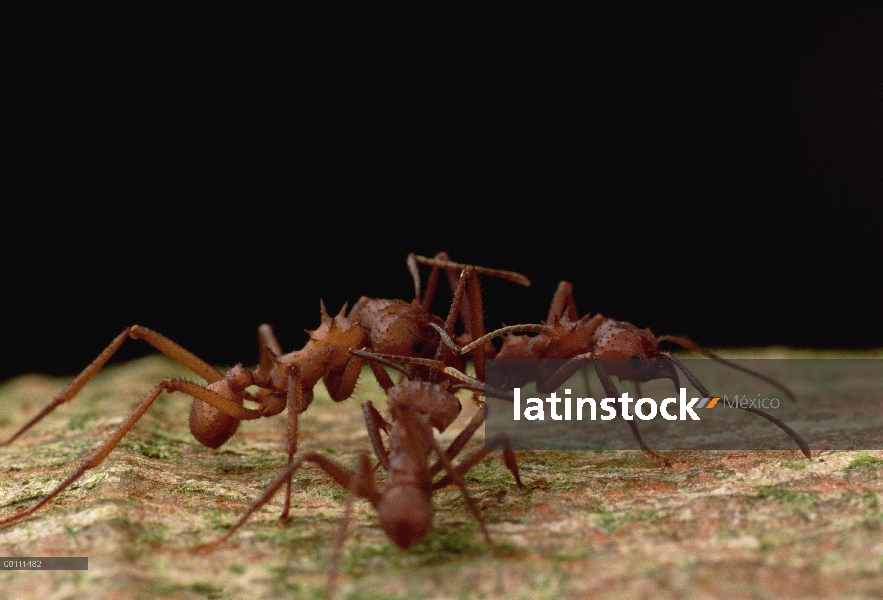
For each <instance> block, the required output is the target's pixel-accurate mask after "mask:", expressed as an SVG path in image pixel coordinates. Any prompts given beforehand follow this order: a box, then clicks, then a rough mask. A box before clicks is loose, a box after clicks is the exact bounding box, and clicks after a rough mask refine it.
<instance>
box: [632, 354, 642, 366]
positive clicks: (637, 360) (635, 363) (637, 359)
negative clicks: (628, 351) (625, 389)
mask: <svg viewBox="0 0 883 600" xmlns="http://www.w3.org/2000/svg"><path fill="white" fill-rule="evenodd" d="M629 360H630V361H631V363H632V367H634V368H635V369H640V368H641V357H640V356H638V355H637V354H635V355H634V356H632V357H631V358H630V359H629Z"/></svg>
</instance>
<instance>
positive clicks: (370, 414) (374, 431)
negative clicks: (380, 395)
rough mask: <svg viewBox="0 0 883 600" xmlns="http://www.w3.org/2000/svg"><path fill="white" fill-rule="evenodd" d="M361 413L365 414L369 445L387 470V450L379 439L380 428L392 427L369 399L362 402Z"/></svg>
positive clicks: (386, 429) (387, 429)
mask: <svg viewBox="0 0 883 600" xmlns="http://www.w3.org/2000/svg"><path fill="white" fill-rule="evenodd" d="M362 413H363V414H364V415H365V425H366V426H367V427H368V438H369V439H370V440H371V446H372V447H373V448H374V454H376V455H377V459H378V460H379V461H380V465H381V466H382V467H383V468H384V469H386V470H387V471H389V451H387V449H386V448H385V447H384V446H383V441H382V440H381V439H380V430H381V429H382V430H384V431H386V432H389V428H390V427H392V426H391V425H390V424H389V423H387V422H386V421H385V420H384V418H383V417H382V416H380V413H379V412H377V409H376V408H374V405H373V404H372V403H371V401H370V400H366V401H364V402H362Z"/></svg>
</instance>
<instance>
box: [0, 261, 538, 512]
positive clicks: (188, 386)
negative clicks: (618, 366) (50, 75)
mask: <svg viewBox="0 0 883 600" xmlns="http://www.w3.org/2000/svg"><path fill="white" fill-rule="evenodd" d="M418 262H421V263H424V264H429V265H431V266H432V267H433V270H432V273H431V275H430V278H429V283H428V285H427V292H426V294H425V296H424V297H423V298H422V300H421V299H420V285H419V283H420V280H419V273H418V272H417V266H416V265H417V263H418ZM408 266H409V269H410V270H411V273H412V276H413V277H414V282H415V288H416V298H415V300H414V301H412V302H410V303H409V302H405V301H402V300H383V299H371V298H364V297H363V298H361V299H360V300H359V301H358V302H357V303H356V304H355V306H354V307H353V309H352V310H351V311H350V313H349V314H346V306H344V308H343V309H342V310H341V311H340V313H339V314H338V315H336V316H335V317H333V318H332V317H330V316H329V315H328V313H327V311H326V310H325V306H324V304H320V306H321V323H320V326H319V328H318V329H316V330H315V331H311V332H309V336H310V340H309V341H308V342H307V344H306V345H305V346H304V347H303V348H302V349H301V350H297V351H294V352H290V353H288V354H283V353H282V351H281V348H280V346H279V343H278V341H277V340H276V338H275V336H274V335H273V331H272V328H271V327H270V326H269V325H261V327H260V328H259V329H258V342H259V349H260V364H259V365H258V366H257V368H255V369H253V370H249V369H246V368H245V367H243V366H242V365H241V364H238V365H236V366H234V367H232V368H230V369H229V370H228V371H227V372H226V373H223V374H222V373H221V372H220V371H218V370H217V369H215V368H214V367H213V366H211V365H209V364H208V363H206V362H205V361H203V360H202V359H200V358H198V357H197V356H196V355H194V354H192V353H191V352H189V351H187V350H185V349H184V348H183V347H181V346H180V345H178V344H176V343H175V342H173V341H172V340H170V339H169V338H167V337H165V336H163V335H161V334H159V333H157V332H155V331H153V330H150V329H147V328H146V327H141V326H139V325H133V326H131V327H127V328H126V329H124V330H123V331H122V333H120V334H119V335H118V336H117V337H116V338H114V340H113V341H112V342H111V343H110V345H109V346H108V347H107V348H105V349H104V351H103V352H102V353H101V354H100V355H99V356H98V357H97V358H96V359H95V360H94V361H93V362H92V363H91V364H90V365H89V366H88V367H86V369H84V370H83V372H82V373H80V374H79V375H78V376H77V377H76V378H75V379H74V380H73V381H72V382H71V383H70V384H69V385H68V387H67V388H65V390H63V391H62V392H61V393H60V394H59V395H58V396H56V397H55V398H54V399H53V400H52V402H51V403H50V404H49V405H47V406H46V407H45V408H44V409H43V410H42V411H41V412H40V413H39V414H37V415H36V416H35V417H33V418H32V419H31V420H30V421H28V422H27V423H26V424H25V425H24V426H22V427H21V428H19V430H18V431H16V432H15V433H14V434H13V435H12V436H11V437H10V438H8V439H7V440H5V441H4V442H3V443H2V444H0V445H6V444H9V443H11V442H12V441H13V440H15V439H16V438H18V437H19V436H20V435H21V434H22V433H24V432H25V431H26V430H28V429H29V428H31V427H32V426H33V425H35V424H36V423H37V422H39V421H40V420H41V419H42V418H44V417H45V416H46V415H48V414H49V413H51V412H52V411H53V410H54V409H55V408H57V407H58V406H60V405H61V404H64V403H65V402H68V401H70V400H72V399H73V398H74V397H75V396H76V394H77V393H78V392H79V391H80V390H81V389H82V388H83V386H84V385H86V383H87V382H88V381H89V380H90V379H91V378H92V377H93V376H94V375H95V373H97V372H98V371H99V370H100V369H101V367H102V366H104V364H105V363H107V361H108V360H109V359H110V358H111V357H112V356H113V354H114V353H115V352H116V351H117V350H118V349H119V348H120V346H122V344H123V342H124V341H125V340H126V339H127V338H129V337H131V338H133V339H143V340H144V341H146V342H147V343H149V344H150V345H152V346H153V347H154V348H156V349H157V350H159V351H160V352H162V353H163V354H165V355H166V356H168V357H170V358H172V359H173V360H175V361H177V362H178V363H180V364H182V365H183V366H185V367H187V368H188V369H190V370H191V371H192V372H194V373H195V374H197V375H199V376H200V377H202V378H203V379H205V380H206V382H207V384H206V385H200V384H197V383H194V382H191V381H186V380H183V379H166V380H164V381H162V382H161V383H160V384H159V385H158V386H157V387H156V388H154V390H153V391H151V392H150V393H149V394H148V395H147V396H146V397H145V398H144V400H142V402H141V404H140V405H139V406H138V407H137V408H136V409H135V411H134V412H133V413H132V414H131V415H130V416H129V417H128V418H127V419H126V420H125V421H124V422H123V423H122V424H121V425H120V426H119V428H118V429H117V430H116V431H115V432H114V433H113V434H112V435H111V436H110V438H108V439H107V440H106V441H105V442H103V443H102V444H101V445H100V446H99V447H98V448H97V449H96V450H95V451H94V452H93V453H92V454H91V455H90V456H89V457H88V458H86V459H85V460H84V461H83V462H82V464H81V465H80V467H79V468H78V469H77V470H76V471H75V472H74V473H73V474H72V475H71V476H70V477H69V478H68V479H66V480H65V481H64V482H62V483H61V484H59V485H58V486H57V487H56V488H55V489H54V490H52V491H51V492H50V493H49V494H48V495H47V496H45V497H44V498H42V499H41V500H40V501H38V502H36V503H35V504H33V505H32V506H30V507H29V508H28V509H26V510H24V511H22V512H20V513H18V514H15V515H12V516H9V517H7V518H5V519H2V520H0V526H3V525H7V524H10V523H13V522H15V521H18V520H20V519H23V518H25V517H27V516H28V515H30V514H32V513H33V512H34V511H36V510H37V509H39V508H40V507H41V506H43V505H45V504H46V503H48V502H49V501H51V500H52V499H53V498H54V497H56V496H57V495H58V494H59V493H61V492H62V491H63V490H64V489H65V488H67V487H68V486H69V485H70V484H71V483H73V482H74V481H76V480H77V479H79V478H80V477H81V476H82V475H83V474H84V473H85V472H86V471H88V470H89V469H92V468H94V467H96V466H98V465H99V464H101V462H102V461H103V460H104V459H105V458H106V457H107V455H108V454H110V452H111V451H112V450H113V449H114V448H115V447H116V446H117V444H119V442H120V440H122V438H123V437H124V436H125V435H126V434H127V433H128V431H129V430H130V429H131V428H132V427H133V426H134V425H135V423H137V422H138V420H139V419H140V418H141V416H142V415H143V414H144V412H145V411H146V410H147V409H148V408H149V407H150V406H151V405H152V404H153V402H154V401H155V400H156V398H157V397H158V396H159V395H160V394H161V393H162V392H163V391H167V392H182V393H184V394H186V395H188V396H190V397H192V398H193V405H192V407H191V411H190V430H191V432H192V433H193V436H194V437H195V438H196V439H197V440H198V441H199V442H200V443H201V444H203V445H204V446H207V447H209V448H218V447H220V446H221V445H222V444H224V442H226V441H227V440H228V439H230V437H231V436H232V435H233V434H234V433H235V432H236V430H237V428H238V427H239V423H240V422H241V421H244V420H253V419H259V418H262V417H270V416H273V415H276V414H279V413H281V412H282V411H283V410H285V409H286V407H287V408H288V442H287V445H288V448H287V449H288V462H289V464H290V463H291V462H292V460H293V456H294V455H295V454H296V452H297V430H298V416H299V414H300V413H301V412H303V411H304V410H306V408H307V407H308V406H309V405H310V402H311V401H312V399H313V387H314V386H315V385H316V384H317V383H318V382H319V380H320V379H322V380H323V381H324V383H325V385H326V387H327V388H328V391H329V394H330V395H331V397H332V398H333V399H334V400H335V401H338V402H339V401H342V400H345V399H346V398H348V397H350V396H351V395H352V393H353V389H354V388H355V385H356V381H357V379H358V377H359V373H360V372H361V368H362V365H363V364H364V363H365V358H364V357H361V356H354V355H352V354H350V353H349V350H350V349H351V348H355V349H374V350H376V351H379V352H390V353H400V354H403V355H407V356H418V357H420V356H433V355H435V356H438V357H439V358H440V359H442V360H448V362H455V363H456V364H458V365H461V366H462V363H461V362H459V360H460V359H459V358H458V357H457V356H456V353H453V352H450V351H449V350H447V347H445V348H443V349H442V350H439V340H440V339H442V336H444V337H446V338H448V340H449V339H450V335H452V334H453V331H454V326H455V324H456V321H457V318H458V316H460V317H463V318H464V320H465V321H468V323H467V324H468V325H469V326H470V329H468V330H467V337H469V338H472V337H473V336H474V337H478V336H480V335H481V334H483V333H484V331H483V319H482V312H481V311H482V304H481V294H480V288H479V287H478V280H477V276H478V275H479V274H487V275H491V276H496V277H501V278H504V279H509V280H511V281H514V282H517V283H520V284H522V285H529V284H530V282H529V281H528V280H527V279H526V278H525V277H523V276H521V275H518V274H517V273H510V272H507V271H499V270H494V269H485V268H482V267H475V266H471V265H461V264H458V263H453V262H451V261H449V260H447V255H445V254H439V255H437V256H436V258H435V259H429V258H424V257H418V256H415V255H410V256H409V257H408ZM441 270H444V271H445V272H446V274H447V276H448V279H449V281H451V282H455V281H456V289H455V293H454V301H453V302H452V304H451V308H450V312H449V314H448V318H447V320H442V319H440V318H439V317H436V316H434V315H432V314H431V313H430V312H429V307H430V305H431V303H432V296H433V294H434V292H435V286H436V281H437V279H438V276H439V272H440V271H441ZM461 270H462V273H461V274H460V277H459V280H457V278H456V277H455V276H454V275H453V272H454V271H461ZM464 315H465V316H464ZM449 345H450V342H449ZM475 355H476V356H477V357H482V358H483V353H482V352H481V349H479V351H477V352H476V353H475ZM481 363H482V364H483V360H481ZM369 364H370V365H371V369H372V371H373V372H374V374H375V376H376V377H377V379H378V381H380V383H381V385H382V386H384V387H390V386H391V385H392V381H391V380H389V376H388V374H387V373H386V371H385V370H384V369H383V368H382V367H380V366H379V365H378V364H377V363H376V362H370V363H369ZM250 386H257V387H258V388H260V389H259V391H258V392H257V393H251V392H249V391H247V388H249V387H250ZM245 400H249V401H251V402H255V403H257V404H258V408H256V409H252V408H248V407H246V406H245V405H244V402H245ZM289 508H290V484H289V488H288V491H287V493H286V503H285V508H284V510H283V513H282V517H283V518H285V517H287V515H288V512H289Z"/></svg>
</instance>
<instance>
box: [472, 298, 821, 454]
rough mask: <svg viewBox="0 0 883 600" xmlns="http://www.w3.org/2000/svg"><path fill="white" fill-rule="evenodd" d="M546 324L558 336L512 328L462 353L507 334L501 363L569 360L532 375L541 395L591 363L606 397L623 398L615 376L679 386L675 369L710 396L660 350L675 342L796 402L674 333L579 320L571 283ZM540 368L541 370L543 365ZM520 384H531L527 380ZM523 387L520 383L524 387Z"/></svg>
mask: <svg viewBox="0 0 883 600" xmlns="http://www.w3.org/2000/svg"><path fill="white" fill-rule="evenodd" d="M545 323H546V325H547V326H550V327H552V328H553V329H554V332H555V334H554V335H549V334H548V333H544V332H543V333H539V335H536V336H534V337H529V336H527V335H524V334H516V333H513V332H512V328H507V327H504V328H502V329H499V330H497V331H493V332H491V333H488V334H487V335H485V336H484V337H482V338H479V339H476V340H475V341H473V342H472V343H470V344H467V345H466V346H464V347H463V348H462V352H464V353H465V352H470V351H471V350H472V348H473V347H474V346H480V345H485V344H487V342H488V341H489V340H490V339H492V338H494V337H497V336H502V338H503V345H502V347H501V348H500V350H499V351H498V352H497V353H496V358H497V359H562V360H568V359H569V362H568V363H566V364H565V365H564V366H562V367H560V368H558V369H557V370H556V371H554V372H551V373H549V372H546V373H541V372H537V373H534V374H533V375H532V377H531V379H529V380H532V381H537V391H539V392H540V393H546V392H550V391H552V390H554V389H556V388H558V387H559V385H561V384H562V383H564V382H565V381H566V380H567V379H568V378H570V377H571V376H572V375H573V374H574V373H575V372H576V371H577V370H578V369H579V368H580V366H581V365H583V364H585V361H587V360H589V361H592V363H593V364H594V367H595V371H596V372H597V374H598V379H599V380H600V381H601V384H602V386H603V387H604V391H605V393H606V394H607V395H608V396H610V397H616V396H617V395H618V392H617V390H616V386H615V385H614V384H613V382H612V380H611V379H610V376H611V375H616V376H617V377H618V378H619V380H620V381H633V382H635V384H636V385H639V383H640V382H647V381H651V380H654V379H671V380H672V382H674V384H675V388H677V387H678V375H677V371H676V370H675V366H677V367H678V368H679V369H680V370H681V371H683V373H684V375H686V377H687V379H688V380H689V381H690V383H691V384H693V386H694V387H695V388H696V389H697V390H699V391H700V392H701V393H702V394H703V395H705V396H707V397H711V394H710V393H709V392H708V390H706V389H705V387H704V386H703V385H702V384H701V383H700V382H699V380H698V379H697V378H696V376H695V375H693V373H691V372H690V371H689V370H688V369H687V367H686V366H685V365H684V364H683V363H682V362H681V361H679V360H678V359H677V358H675V357H674V356H672V355H671V354H669V353H668V352H664V351H662V350H660V348H659V345H660V344H661V343H663V342H670V343H673V344H676V345H678V346H680V347H681V348H684V349H685V350H689V351H691V352H695V353H697V354H701V355H702V356H705V357H708V358H711V359H714V360H716V361H718V362H720V363H722V364H725V365H727V366H729V367H732V368H734V369H738V370H740V371H742V372H744V373H747V374H749V375H752V376H753V377H757V378H758V379H761V380H763V381H766V382H767V383H769V384H771V385H773V386H775V387H776V388H778V389H780V390H781V391H783V392H784V393H785V394H786V395H787V396H788V398H789V399H791V400H792V401H796V399H795V397H794V394H793V393H792V392H791V390H789V389H788V388H787V387H785V386H784V385H782V384H781V383H779V382H777V381H775V380H774V379H771V378H769V377H766V376H765V375H762V374H760V373H756V372H754V371H751V370H749V369H746V368H745V367H742V366H741V365H737V364H735V363H732V362H730V361H728V360H725V359H723V358H721V357H719V356H717V355H716V354H714V353H712V352H709V351H708V350H705V349H704V348H702V347H700V346H699V345H698V344H696V343H695V342H693V341H692V340H690V339H688V338H686V337H682V336H675V335H663V336H659V337H656V336H654V335H653V332H651V331H650V330H649V329H639V328H637V327H635V326H634V325H632V324H631V323H626V322H625V321H616V320H614V319H609V318H607V317H605V316H603V315H600V314H596V315H589V314H586V315H584V316H583V317H582V318H580V317H579V314H578V313H577V310H576V301H575V300H574V298H573V286H572V285H571V284H570V283H569V282H567V281H562V282H561V283H559V284H558V289H557V290H556V291H555V295H554V297H553V299H552V304H551V306H550V307H549V314H548V316H547V318H546V321H545ZM601 361H603V364H602V362H601ZM536 365H537V366H539V363H536ZM521 383H526V381H523V382H521ZM521 383H519V384H517V385H521ZM639 393H640V392H639ZM739 408H741V409H742V410H746V411H748V412H751V413H754V414H756V415H759V416H761V417H763V418H764V419H766V420H768V421H770V422H771V423H773V424H775V425H776V426H777V427H779V428H780V429H782V430H783V431H784V432H785V433H787V434H788V435H789V436H790V437H791V439H793V440H794V441H795V443H796V444H797V446H798V447H799V448H800V450H801V451H802V452H803V454H804V455H805V456H806V457H807V458H812V455H811V454H810V450H809V446H807V444H806V442H805V441H804V440H803V438H801V437H800V435H799V434H797V432H795V431H794V430H793V429H791V428H790V427H788V426H787V425H786V424H785V423H783V422H782V421H780V420H779V419H777V418H775V417H773V416H772V415H770V414H768V413H765V412H763V411H762V410H759V409H756V408H753V407H745V406H739ZM626 422H627V423H628V425H629V427H630V428H631V431H632V435H633V436H634V437H635V439H636V440H637V442H638V444H639V445H640V447H641V450H643V451H644V452H645V453H647V454H649V455H651V456H653V457H655V458H657V459H659V460H661V461H662V462H663V463H664V464H665V465H666V466H670V463H669V461H668V460H667V459H666V458H665V457H664V456H662V455H660V454H658V453H657V452H655V451H653V450H651V449H650V448H649V447H648V446H647V444H645V443H644V440H643V439H642V438H641V434H640V432H639V431H638V426H637V424H636V423H635V421H634V420H627V421H626Z"/></svg>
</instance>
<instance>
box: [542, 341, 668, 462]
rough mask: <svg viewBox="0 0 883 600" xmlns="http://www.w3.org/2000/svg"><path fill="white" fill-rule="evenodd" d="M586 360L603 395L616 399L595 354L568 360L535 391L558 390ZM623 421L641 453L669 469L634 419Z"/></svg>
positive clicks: (614, 390)
mask: <svg viewBox="0 0 883 600" xmlns="http://www.w3.org/2000/svg"><path fill="white" fill-rule="evenodd" d="M587 360H589V361H592V363H593V364H594V365H595V372H596V373H597V374H598V379H599V380H600V381H601V386H602V387H603V388H604V393H605V394H607V396H608V397H610V398H616V397H617V396H619V391H618V390H617V389H616V386H615V385H614V384H613V381H612V380H611V379H610V375H609V374H608V373H607V371H606V370H605V369H604V367H603V365H602V364H601V362H600V361H599V360H598V359H597V358H596V357H595V354H594V353H593V352H586V353H584V354H578V355H577V356H575V357H573V358H571V359H570V360H568V361H567V362H566V363H565V364H564V365H562V366H561V367H560V368H559V369H558V370H557V371H555V373H553V374H552V376H551V377H549V378H548V379H546V380H545V381H543V382H537V391H538V392H539V393H541V394H545V393H548V392H551V391H553V390H556V389H558V388H559V387H561V386H562V385H563V384H564V382H566V381H567V380H568V379H570V378H571V377H572V376H573V375H574V374H576V372H577V371H578V370H579V369H580V368H582V367H583V366H584V365H585V364H586V361H587ZM623 420H625V422H626V423H627V424H628V426H629V429H631V432H632V437H634V438H635V441H637V442H638V445H639V446H640V447H641V451H642V452H644V453H645V454H647V455H648V456H652V457H653V458H655V459H656V460H658V461H660V462H662V464H663V465H664V466H665V467H671V462H670V461H669V460H668V459H667V458H665V457H664V456H663V455H661V454H660V453H659V452H656V451H655V450H653V449H652V448H650V446H648V445H647V444H646V443H645V442H644V439H643V438H642V437H641V432H640V431H639V430H638V425H637V423H635V421H634V419H632V420H628V419H623Z"/></svg>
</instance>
